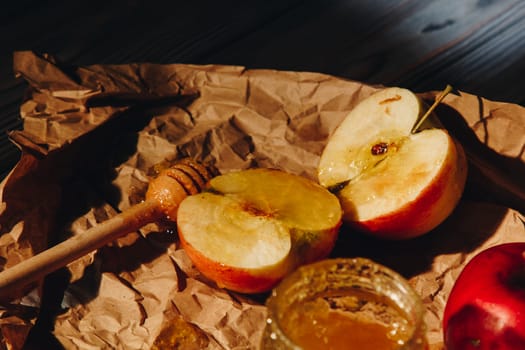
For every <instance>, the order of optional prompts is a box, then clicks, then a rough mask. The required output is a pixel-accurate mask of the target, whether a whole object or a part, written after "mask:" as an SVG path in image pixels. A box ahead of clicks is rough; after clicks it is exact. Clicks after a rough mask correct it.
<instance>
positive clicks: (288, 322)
mask: <svg viewBox="0 0 525 350" xmlns="http://www.w3.org/2000/svg"><path fill="white" fill-rule="evenodd" d="M266 305H267V309H268V318H267V323H266V327H265V330H264V335H263V339H262V343H261V348H262V349H263V350H266V349H272V350H289V349H294V350H299V349H302V350H317V349H322V350H338V349H345V350H351V349H359V350H368V349H373V350H423V349H426V348H427V343H426V340H425V335H424V332H425V327H424V320H423V316H424V312H425V308H424V306H423V304H422V301H421V299H420V297H419V295H417V293H416V292H415V291H414V290H413V289H412V288H411V286H410V285H409V284H408V282H407V281H406V280H405V279H404V278H403V277H402V276H401V275H399V274H398V273H396V272H394V271H392V270H391V269H389V268H387V267H385V266H382V265H380V264H377V263H375V262H374V261H371V260H369V259H365V258H338V259H327V260H323V261H320V262H316V263H313V264H310V265H306V266H303V267H300V268H299V269H297V270H296V271H295V272H293V273H292V274H290V275H289V276H288V277H286V278H285V279H284V280H283V281H282V282H281V283H280V284H279V285H278V286H277V287H276V288H275V289H274V290H273V291H272V294H271V295H270V297H269V298H268V299H267V301H266Z"/></svg>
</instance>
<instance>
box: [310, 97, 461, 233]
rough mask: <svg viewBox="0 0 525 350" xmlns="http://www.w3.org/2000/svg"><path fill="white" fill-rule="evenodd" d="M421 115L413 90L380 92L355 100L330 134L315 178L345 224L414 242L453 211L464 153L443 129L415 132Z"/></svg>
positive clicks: (456, 201) (420, 106) (457, 197)
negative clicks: (329, 194)
mask: <svg viewBox="0 0 525 350" xmlns="http://www.w3.org/2000/svg"><path fill="white" fill-rule="evenodd" d="M421 117H422V103H421V101H420V100H419V98H418V97H417V96H416V95H415V94H414V93H412V92H411V91H409V90H407V89H402V88H386V89H383V90H380V91H378V92H376V93H374V94H373V95H371V96H369V97H368V98H366V99H364V100H363V101H362V102H360V103H359V104H358V105H357V106H356V107H355V108H354V109H353V110H352V111H351V112H350V113H349V114H348V116H347V117H346V118H345V119H344V120H343V121H342V123H341V124H340V125H339V126H338V127H337V129H336V130H335V131H334V133H333V134H332V135H331V136H330V138H329V140H328V142H327V145H326V146H325V149H324V150H323V153H322V155H321V158H320V161H319V167H318V179H319V182H320V184H321V185H323V186H325V187H327V188H329V189H330V190H331V191H332V192H334V193H336V195H337V196H338V198H339V199H340V201H341V205H342V208H343V211H344V214H343V218H344V221H345V222H346V223H348V224H349V225H350V226H352V227H354V228H356V229H358V230H360V231H363V232H365V233H368V234H372V235H375V236H379V237H382V238H388V239H405V238H412V237H416V236H419V235H422V234H424V233H427V232H429V231H430V230H432V229H433V228H435V227H436V226H437V225H439V224H440V223H441V222H442V221H444V220H445V219H446V218H447V217H448V216H449V215H450V213H451V212H452V211H453V210H454V208H455V206H456V205H457V203H458V201H459V199H460V198H461V196H462V194H463V190H464V186H465V181H466V176H467V161H466V157H465V154H464V151H463V148H462V146H461V145H460V144H459V143H457V142H455V140H453V139H452V137H451V136H450V135H449V134H448V132H447V131H446V130H445V129H444V128H425V129H423V130H421V131H418V132H414V131H413V129H414V127H415V125H416V123H418V121H419V120H420V118H421Z"/></svg>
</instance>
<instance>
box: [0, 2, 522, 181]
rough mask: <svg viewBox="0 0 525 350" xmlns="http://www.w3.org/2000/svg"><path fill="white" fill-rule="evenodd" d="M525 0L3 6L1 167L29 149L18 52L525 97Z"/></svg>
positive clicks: (0, 26)
mask: <svg viewBox="0 0 525 350" xmlns="http://www.w3.org/2000/svg"><path fill="white" fill-rule="evenodd" d="M523 18H525V2H523V1H521V0H498V1H492V0H464V1H455V0H429V1H419V0H395V1H393V0H391V1H385V0H368V1H361V0H344V1H343V0H325V1H314V0H303V1H301V0H286V1H278V0H271V1H263V0H255V1H250V2H244V1H240V0H227V1H221V2H217V1H211V0H194V1H190V2H187V1H186V2H182V1H171V2H166V1H160V0H154V1H148V2H146V1H139V0H136V1H130V2H124V3H123V2H121V1H117V0H107V1H102V0H93V1H91V2H90V3H89V5H85V4H83V3H79V2H74V1H66V0H58V1H55V2H52V3H45V2H33V1H30V0H19V1H16V2H10V3H9V4H6V5H3V9H2V12H0V33H2V34H0V48H2V49H1V50H0V62H2V64H1V65H0V176H3V175H2V174H5V171H6V170H7V169H10V168H11V167H12V165H13V164H14V162H15V161H16V159H17V157H18V150H17V149H16V148H15V147H14V146H13V145H11V144H10V143H9V142H8V141H7V138H6V136H5V133H6V131H7V130H12V129H14V128H19V127H20V120H19V116H18V112H17V106H18V105H19V103H20V101H21V99H22V96H23V91H24V89H25V83H24V82H23V81H21V80H20V79H15V78H14V76H13V72H12V69H11V67H12V59H11V55H12V52H13V51H15V50H22V49H32V50H36V51H39V52H49V53H51V54H53V55H55V56H56V57H57V58H58V59H60V60H63V61H66V62H69V63H71V64H78V65H86V64H95V63H129V62H146V61H148V62H158V63H172V62H179V63H197V64H199V63H202V64H205V63H212V64H213V63H218V64H234V65H243V66H246V67H248V68H271V69H285V70H296V71H315V72H323V73H328V74H333V75H337V76H341V77H345V78H349V79H354V80H359V81H363V82H368V83H379V84H385V85H399V86H405V87H408V88H411V89H414V90H416V91H425V90H431V89H440V88H442V87H443V86H444V85H445V84H447V83H451V84H453V85H454V86H455V87H456V88H458V89H460V90H464V91H468V92H472V93H475V94H479V95H481V96H484V97H487V98H489V99H495V100H502V101H508V102H513V103H521V104H525V96H524V95H523V93H522V91H524V90H525V81H523V79H521V77H522V76H523V74H524V73H525V60H523V59H522V58H523V57H524V55H525V40H524V39H525V37H524V36H525V30H524V29H525V20H524V19H523Z"/></svg>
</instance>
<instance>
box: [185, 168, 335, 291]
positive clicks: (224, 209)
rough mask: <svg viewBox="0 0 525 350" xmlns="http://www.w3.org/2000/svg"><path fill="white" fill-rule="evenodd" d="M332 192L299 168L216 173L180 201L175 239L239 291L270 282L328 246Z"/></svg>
mask: <svg viewBox="0 0 525 350" xmlns="http://www.w3.org/2000/svg"><path fill="white" fill-rule="evenodd" d="M341 222H342V209H341V205H340V203H339V200H338V199H337V197H336V196H335V195H333V194H331V193H330V192H329V191H328V190H326V189H325V188H324V187H322V186H320V185H319V184H317V183H315V182H314V181H312V180H309V179H307V178H305V177H302V176H299V175H293V174H290V173H287V172H284V171H281V170H274V169H263V168H259V169H248V170H242V171H237V172H231V173H228V174H224V175H220V176H217V177H215V178H213V179H212V180H211V181H210V182H209V186H208V188H207V190H206V191H205V192H202V193H199V194H196V195H193V196H189V197H187V198H186V199H184V200H183V201H182V203H181V204H180V207H179V209H178V213H177V228H178V233H179V236H180V239H181V244H182V247H183V248H184V250H185V251H186V253H187V254H188V256H189V257H190V259H191V260H192V261H193V263H194V264H195V266H196V267H197V268H198V269H199V271H201V273H202V274H203V275H205V276H207V277H208V278H210V279H211V280H213V281H215V282H216V283H217V284H218V285H219V286H220V287H224V288H226V289H230V290H233V291H237V292H241V293H260V292H265V291H268V290H270V289H271V288H272V287H274V286H275V285H276V284H277V283H278V282H279V281H280V280H281V279H282V278H283V277H284V276H285V275H286V274H288V273H289V272H291V271H292V270H293V269H295V268H296V267H297V266H299V265H301V264H305V263H309V262H312V261H315V260H319V259H322V258H324V257H326V256H328V255H329V254H330V252H331V251H332V249H333V247H334V244H335V241H336V238H337V233H338V230H339V226H340V225H341Z"/></svg>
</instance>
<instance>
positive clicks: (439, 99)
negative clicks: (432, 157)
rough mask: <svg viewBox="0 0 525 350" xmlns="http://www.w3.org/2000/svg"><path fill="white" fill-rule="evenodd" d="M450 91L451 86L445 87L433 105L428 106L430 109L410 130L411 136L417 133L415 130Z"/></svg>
mask: <svg viewBox="0 0 525 350" xmlns="http://www.w3.org/2000/svg"><path fill="white" fill-rule="evenodd" d="M451 91H452V86H451V85H447V86H446V87H445V89H444V90H443V91H441V93H440V94H439V95H438V96H436V99H435V100H434V103H433V104H432V106H430V108H429V109H428V110H427V111H426V112H425V114H423V116H422V117H421V119H419V121H418V122H417V124H416V125H415V126H414V128H412V132H411V133H412V134H413V133H415V132H416V131H417V129H419V127H420V126H421V125H422V124H423V122H424V121H425V120H426V119H427V118H428V116H429V115H430V114H431V113H432V112H433V111H434V109H436V107H437V106H438V105H439V104H440V103H441V101H443V99H444V98H445V96H447V95H448V94H449V92H451Z"/></svg>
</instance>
